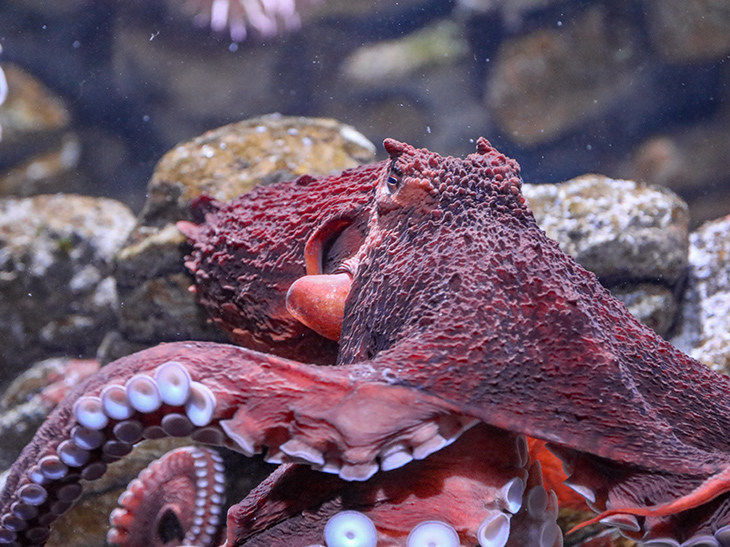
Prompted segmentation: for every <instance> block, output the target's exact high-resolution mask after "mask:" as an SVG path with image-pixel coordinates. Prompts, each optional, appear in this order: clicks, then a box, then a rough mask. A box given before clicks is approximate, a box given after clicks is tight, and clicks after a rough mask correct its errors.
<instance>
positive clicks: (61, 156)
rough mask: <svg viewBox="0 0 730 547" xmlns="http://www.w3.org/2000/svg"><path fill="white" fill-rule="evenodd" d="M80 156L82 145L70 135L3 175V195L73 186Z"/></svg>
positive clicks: (0, 182) (0, 180) (0, 193)
mask: <svg viewBox="0 0 730 547" xmlns="http://www.w3.org/2000/svg"><path fill="white" fill-rule="evenodd" d="M80 156H81V143H80V142H79V140H78V138H77V137H76V135H75V134H74V133H67V134H65V135H63V137H61V139H60V141H59V142H58V143H57V144H55V145H54V146H52V147H51V149H50V150H48V151H45V152H41V153H39V154H38V155H36V156H33V157H31V158H30V159H27V160H24V161H22V162H21V163H20V164H18V165H15V166H14V167H13V168H12V169H10V170H9V171H8V172H7V173H5V174H3V175H0V196H19V197H27V196H35V195H38V194H49V193H54V192H61V191H65V190H68V189H69V188H71V187H72V184H73V178H74V175H75V174H76V173H75V170H76V168H77V167H78V165H79V158H80Z"/></svg>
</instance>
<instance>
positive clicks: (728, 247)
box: [672, 216, 730, 374]
mask: <svg viewBox="0 0 730 547" xmlns="http://www.w3.org/2000/svg"><path fill="white" fill-rule="evenodd" d="M728 256H730V216H726V217H723V218H720V219H717V220H715V221H712V222H708V223H706V224H704V225H702V226H701V227H700V228H699V229H698V230H697V231H696V232H694V233H693V234H692V235H691V236H690V249H689V262H690V270H689V282H688V289H687V297H686V299H685V304H684V306H683V314H682V315H683V329H682V332H681V334H680V336H678V337H677V338H676V339H675V340H672V342H673V343H675V345H677V346H678V347H680V348H681V349H682V350H684V351H686V352H688V353H690V354H691V355H692V356H693V357H695V358H696V359H699V360H700V361H702V362H703V363H706V364H707V365H709V366H710V367H711V368H712V369H714V370H717V371H720V372H724V373H725V374H729V373H730V262H728Z"/></svg>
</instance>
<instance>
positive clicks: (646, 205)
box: [523, 175, 688, 336]
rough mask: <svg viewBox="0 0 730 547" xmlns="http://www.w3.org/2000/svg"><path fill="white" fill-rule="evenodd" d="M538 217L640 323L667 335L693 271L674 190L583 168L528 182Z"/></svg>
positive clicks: (685, 216)
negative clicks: (558, 179)
mask: <svg viewBox="0 0 730 547" xmlns="http://www.w3.org/2000/svg"><path fill="white" fill-rule="evenodd" d="M523 192H524V194H525V196H526V197H527V199H528V201H529V203H530V207H531V208H532V210H533V212H534V214H535V218H536V220H537V223H538V224H539V225H540V227H541V228H542V229H543V230H545V231H546V233H547V235H548V236H549V237H551V238H553V239H555V240H556V241H557V242H558V244H559V245H560V247H561V249H563V251H565V252H566V253H568V254H570V255H571V256H573V258H575V259H576V260H577V261H578V263H580V264H581V265H582V266H583V267H584V268H586V269H588V270H590V271H592V272H594V273H595V274H596V275H597V276H598V277H599V278H600V280H601V282H602V283H603V284H604V285H606V286H607V287H608V288H609V289H610V290H611V292H612V293H613V295H614V296H616V297H617V298H618V299H619V300H621V301H622V302H623V303H624V304H625V305H626V307H627V308H628V309H629V311H630V312H631V313H632V314H634V316H636V317H637V318H638V319H639V320H640V321H641V322H642V323H644V324H645V325H647V326H649V327H651V328H652V329H654V330H655V331H656V332H657V333H658V334H660V335H662V336H666V335H667V334H668V333H669V332H670V330H671V328H672V326H673V325H674V323H675V321H676V316H677V309H678V302H677V297H676V291H675V290H674V289H675V287H676V286H677V284H678V283H679V282H680V281H681V280H682V279H683V277H684V275H685V273H686V270H687V246H688V243H687V237H688V236H687V225H688V214H687V206H686V204H685V203H684V202H683V201H682V200H681V199H680V198H679V197H678V196H676V195H675V194H673V193H672V192H670V191H669V190H666V189H663V188H659V187H650V186H645V185H642V184H637V183H636V182H633V181H627V180H613V179H609V178H607V177H604V176H601V175H584V176H582V177H578V178H576V179H573V180H570V181H567V182H564V183H561V184H544V185H531V184H525V185H524V187H523Z"/></svg>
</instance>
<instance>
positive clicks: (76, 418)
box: [0, 342, 474, 545]
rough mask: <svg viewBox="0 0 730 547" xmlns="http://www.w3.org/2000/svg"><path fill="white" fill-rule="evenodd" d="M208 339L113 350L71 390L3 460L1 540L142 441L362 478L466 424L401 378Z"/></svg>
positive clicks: (60, 504) (30, 526)
mask: <svg viewBox="0 0 730 547" xmlns="http://www.w3.org/2000/svg"><path fill="white" fill-rule="evenodd" d="M353 372H355V371H354V370H353V369H352V368H351V367H334V368H333V367H319V366H315V365H304V364H301V363H297V362H294V361H288V360H286V359H282V358H279V357H276V356H272V355H266V354H261V353H258V352H255V351H251V350H247V349H243V348H239V347H234V346H227V345H221V344H215V343H202V342H200V343H197V342H196V343H192V342H189V343H188V342H180V343H173V344H165V345H161V346H158V347H156V348H152V349H149V350H145V351H143V352H140V353H137V354H134V355H131V356H127V357H124V358H122V359H120V360H119V361H116V362H115V363H112V364H110V365H108V366H107V367H104V368H103V369H102V370H101V371H100V372H99V373H98V374H96V375H94V376H92V377H91V378H90V379H89V380H88V381H87V382H86V383H84V384H82V385H81V386H79V387H78V388H77V389H76V390H75V391H74V392H73V393H72V394H71V395H70V396H69V397H68V398H67V399H65V400H64V401H63V402H62V403H61V404H60V405H59V406H58V407H57V408H56V410H55V411H54V412H53V413H52V414H51V415H50V416H49V418H48V419H47V420H46V422H45V423H44V425H43V426H42V427H41V428H40V430H39V431H38V433H37V434H36V436H35V437H34V439H33V440H32V441H31V443H30V444H29V445H28V446H27V447H26V448H25V450H24V451H23V453H22V455H21V456H20V458H19V459H18V461H17V462H16V463H15V464H14V465H13V467H12V469H11V471H10V474H9V477H8V479H7V482H6V485H5V488H4V490H3V492H2V495H1V496H0V539H2V541H4V542H6V543H7V542H13V541H16V542H17V543H19V544H21V545H23V544H28V545H31V544H40V543H42V542H43V541H45V538H46V537H47V534H48V531H49V525H50V523H51V522H52V521H53V520H54V518H55V517H57V516H58V515H59V514H61V513H63V512H64V511H65V510H66V508H67V507H68V506H69V505H70V504H71V502H72V501H73V500H75V499H76V498H77V497H78V495H80V493H81V490H80V488H81V487H80V486H79V479H80V478H84V479H87V480H93V479H95V478H98V477H100V476H101V475H102V474H103V473H104V471H105V470H106V465H107V464H108V463H109V462H110V461H114V460H116V459H119V458H121V457H124V456H125V455H126V454H127V453H128V452H129V451H131V448H132V445H133V444H135V443H136V442H138V441H140V440H142V439H143V438H156V437H162V436H168V435H169V436H190V437H192V438H193V439H195V440H198V441H201V442H206V443H209V444H214V445H221V446H226V447H228V448H232V449H234V450H238V451H240V452H243V453H245V454H247V455H251V454H253V453H258V452H262V451H264V450H266V451H267V452H266V455H265V458H266V459H267V460H268V461H270V462H273V463H281V462H284V461H302V462H308V463H309V464H310V465H311V466H312V467H313V468H315V469H317V470H323V471H329V472H331V473H335V474H338V475H339V476H340V477H341V478H343V479H346V480H366V479H368V478H370V477H371V476H372V475H373V474H374V473H375V472H376V471H378V470H379V469H381V468H384V469H393V468H397V467H399V466H401V465H404V464H405V463H407V462H408V461H409V459H413V457H417V458H425V457H426V456H427V455H429V454H431V453H432V452H434V451H436V450H439V449H440V448H442V447H444V446H446V445H447V444H449V443H450V442H452V441H453V440H455V439H456V437H458V436H459V434H460V433H462V432H463V431H465V430H466V429H467V428H468V427H470V426H471V425H473V423H474V422H473V420H470V419H467V418H464V417H463V416H461V415H460V414H459V413H458V408H457V407H455V406H454V405H451V404H449V403H446V402H444V401H443V400H441V399H439V398H437V397H433V396H430V395H428V394H425V393H421V392H418V391H416V390H412V389H409V388H405V387H400V386H388V385H384V384H382V383H377V382H373V381H368V380H364V379H359V378H358V377H357V376H356V375H353Z"/></svg>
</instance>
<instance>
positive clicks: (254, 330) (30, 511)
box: [0, 138, 730, 547]
mask: <svg viewBox="0 0 730 547" xmlns="http://www.w3.org/2000/svg"><path fill="white" fill-rule="evenodd" d="M385 148H386V150H387V152H388V153H389V155H390V160H387V161H383V162H380V163H377V164H373V165H370V166H364V167H360V168H357V169H352V170H348V171H345V172H344V173H342V174H341V175H337V176H332V177H324V178H314V177H308V176H304V177H300V178H299V179H297V180H295V181H292V182H288V183H279V184H274V185H271V186H267V187H259V188H256V189H255V190H253V191H252V192H250V193H248V194H246V195H244V196H242V197H240V198H239V199H237V200H234V201H233V202H231V203H229V204H220V203H216V202H214V201H211V200H205V199H203V200H200V201H199V202H198V203H197V206H196V211H197V213H198V216H199V217H198V219H197V220H198V224H193V223H189V222H187V223H181V225H180V228H181V230H182V231H183V232H184V233H185V234H186V235H187V236H188V237H189V238H190V239H191V241H192V242H193V244H194V251H193V254H192V256H191V258H190V260H189V262H188V267H189V268H190V269H191V270H192V271H193V272H194V274H195V281H196V290H197V292H198V293H199V295H200V298H201V301H202V302H203V303H204V304H205V305H206V306H207V307H208V308H209V310H210V312H211V313H212V316H213V319H214V321H216V322H218V323H219V324H220V325H221V326H223V327H224V328H225V329H226V330H227V331H228V332H229V333H230V334H231V336H232V338H233V340H234V341H236V342H238V343H240V344H244V345H246V346H247V347H246V348H244V347H239V346H233V345H225V344H216V343H205V342H179V343H171V344H162V345H160V346H158V347H155V348H151V349H148V350H145V351H142V352H140V353H137V354H134V355H130V356H127V357H124V358H122V359H120V360H118V361H116V362H115V363H112V364H110V365H108V366H106V367H104V368H102V370H101V371H100V372H99V373H98V374H96V375H94V376H92V377H91V378H90V379H89V380H88V381H87V382H86V383H85V384H83V385H81V386H80V387H79V388H77V389H76V390H75V391H74V393H73V394H72V395H70V396H69V397H68V398H67V399H66V400H65V401H63V402H62V403H61V404H60V405H59V406H58V407H57V409H56V410H55V411H54V412H53V414H51V415H50V416H49V418H48V419H47V420H46V422H45V423H44V425H43V426H42V427H41V428H40V429H39V431H38V433H37V434H36V436H35V438H34V439H33V441H32V442H31V443H30V444H29V445H28V446H27V447H26V448H25V450H24V451H23V453H22V454H21V456H20V457H19V459H18V461H17V462H16V463H15V464H14V466H13V467H12V469H11V472H10V475H9V477H8V479H7V482H6V485H5V488H4V490H3V492H2V495H1V496H0V543H4V544H8V545H24V546H25V545H42V544H43V543H44V542H45V541H46V539H47V537H48V535H49V528H50V526H51V523H52V522H53V521H54V520H55V519H56V518H57V517H58V516H59V515H60V514H62V513H63V512H64V511H65V510H66V509H68V507H69V506H70V505H71V504H72V503H73V501H74V500H75V499H76V498H77V497H78V496H79V495H80V493H81V486H80V482H79V481H80V479H81V478H83V479H86V480H94V479H96V478H98V477H100V476H101V475H102V474H103V473H104V472H105V470H106V467H107V464H108V463H109V462H112V461H114V460H117V459H119V458H122V457H124V456H125V455H126V454H127V453H128V452H129V451H130V450H131V448H132V445H134V444H135V443H137V442H138V441H140V440H141V439H143V438H156V437H162V436H166V435H171V436H190V437H192V438H193V439H194V440H197V441H199V442H202V443H207V444H211V445H217V446H223V447H227V448H230V449H233V450H236V451H238V452H242V453H243V454H246V455H252V454H255V453H259V452H262V451H264V452H265V458H266V459H267V460H268V461H270V462H275V463H282V464H283V465H282V466H281V467H280V468H279V469H278V470H277V471H276V472H275V473H274V474H273V475H272V476H271V477H269V479H267V480H266V481H264V482H263V483H262V484H261V485H260V486H259V487H258V488H256V489H255V490H254V491H253V492H251V494H249V496H247V497H246V499H244V500H243V501H242V502H241V503H239V504H238V505H234V506H233V507H232V508H231V509H230V510H229V512H228V519H227V528H226V530H225V543H224V544H225V545H226V546H234V545H235V546H247V547H254V546H258V545H267V546H274V547H277V546H284V545H286V546H301V547H304V546H308V545H319V544H324V545H326V546H327V547H356V546H363V547H364V546H370V547H375V546H376V545H377V546H379V547H383V546H390V545H400V546H403V545H407V546H408V547H436V546H454V547H458V546H459V545H464V546H469V547H473V546H475V545H481V546H482V547H503V546H505V545H510V546H514V547H517V546H537V547H553V546H555V547H557V546H559V545H560V544H561V541H562V537H561V534H560V532H559V530H558V529H557V526H556V524H555V517H556V514H557V507H556V503H557V501H556V498H555V495H554V494H553V493H552V492H549V491H546V490H545V489H544V487H543V486H542V484H541V483H542V477H541V472H540V465H539V462H534V461H531V459H530V457H529V454H528V450H527V444H526V441H525V436H526V435H528V436H531V437H534V438H538V439H542V440H544V441H547V442H548V445H547V446H548V448H549V449H550V450H551V451H552V452H553V453H554V454H556V455H557V456H558V457H560V458H561V459H562V461H563V465H564V467H565V470H566V472H567V474H568V475H569V477H568V479H567V481H566V483H567V484H568V485H569V486H570V487H571V488H572V489H574V490H575V491H576V492H578V493H580V494H581V495H582V496H584V498H585V500H586V501H587V502H588V504H589V505H590V506H591V507H592V508H593V509H594V510H595V511H596V512H597V513H599V515H598V516H597V517H596V518H595V519H594V520H595V521H599V520H600V521H601V522H602V523H605V524H606V525H610V526H615V527H617V528H618V529H619V530H621V532H622V533H623V534H625V535H627V536H629V537H631V538H634V539H636V540H638V541H640V542H643V543H644V544H645V545H652V546H654V547H660V546H661V547H666V546H678V545H682V546H683V547H690V546H694V547H699V546H702V547H718V546H722V547H728V546H730V495H729V494H728V492H730V480H729V477H730V435H728V432H729V431H730V427H729V426H728V425H727V424H730V407H729V406H728V404H726V401H727V400H728V397H727V396H728V393H730V380H729V379H728V378H726V377H725V376H721V375H719V374H716V373H713V372H712V371H710V370H709V369H708V368H707V367H705V366H704V365H702V364H700V363H699V362H697V361H695V360H693V359H691V358H690V357H688V356H686V355H684V354H683V353H681V352H680V351H678V350H677V349H675V348H674V347H673V346H671V345H670V344H668V343H667V342H666V341H664V340H662V339H661V338H660V337H658V336H656V335H655V334H654V333H653V332H652V331H651V330H649V329H648V328H646V327H644V326H643V325H641V324H640V323H639V322H638V321H637V320H635V319H634V318H633V317H632V316H631V315H630V314H629V313H628V312H627V311H626V309H625V308H624V307H623V306H622V305H621V304H620V303H619V302H618V301H616V300H615V299H614V298H613V297H611V296H610V294H609V293H608V292H607V291H606V290H605V289H604V288H603V287H602V286H601V285H600V284H599V283H598V281H597V280H596V278H595V276H594V275H593V274H591V273H588V272H586V271H585V270H584V269H583V268H581V267H580V266H579V265H578V264H576V263H575V262H574V261H573V260H572V259H571V258H570V257H568V256H567V255H565V254H564V253H563V252H562V251H561V250H560V249H559V248H558V246H557V244H556V243H555V242H553V241H551V240H550V239H548V238H547V237H546V236H545V234H544V233H543V232H542V231H541V230H540V229H539V228H538V226H537V225H536V223H535V220H534V218H533V215H532V213H531V212H530V210H529V209H528V207H527V204H526V202H525V199H524V198H523V196H522V194H521V191H520V186H521V179H520V173H519V167H518V165H517V163H516V162H515V161H514V160H511V159H508V158H506V157H505V156H504V155H502V154H500V153H499V152H498V151H496V150H495V149H494V148H493V147H492V146H491V145H490V144H489V143H488V142H487V141H486V140H485V139H483V138H482V139H479V140H478V141H477V151H476V153H475V154H471V155H469V156H467V157H466V158H464V159H459V158H452V157H441V156H439V155H438V154H435V153H432V152H429V151H428V150H424V149H414V148H413V147H411V146H409V145H407V144H404V143H400V142H397V141H395V140H392V139H388V140H386V141H385ZM315 362H316V363H318V364H312V363H315ZM328 364H329V365H332V366H327V365H328ZM171 458H172V459H173V461H174V462H179V463H175V464H174V465H179V466H180V469H186V470H189V469H197V471H196V476H197V477H200V480H199V481H198V482H197V483H196V486H197V488H198V491H197V493H196V492H194V491H193V493H192V494H191V495H192V496H196V497H195V499H196V500H197V501H196V507H195V509H194V510H192V512H191V511H190V507H185V504H184V503H183V502H181V501H179V498H182V497H184V496H173V497H171V498H170V499H167V498H165V497H164V496H163V498H162V501H160V502H159V503H160V504H162V505H164V502H165V501H167V505H165V507H163V508H162V509H160V508H158V509H160V511H159V513H154V518H152V519H148V521H147V522H148V524H147V526H148V528H149V529H147V530H146V536H142V537H144V538H145V539H136V540H134V539H130V538H131V537H132V534H133V532H134V530H132V529H131V528H130V529H127V528H125V526H127V524H129V521H130V520H132V517H133V515H132V513H133V512H134V510H135V508H138V507H139V506H140V505H141V504H142V503H143V502H144V501H146V500H148V499H149V498H151V497H152V495H151V494H150V495H147V494H146V491H145V487H144V483H145V482H144V481H145V480H147V479H150V478H151V477H153V478H154V477H155V476H157V475H159V473H158V472H157V471H155V468H151V470H148V471H146V472H144V473H143V474H142V476H141V477H140V480H139V481H137V483H135V484H133V485H130V490H129V491H128V492H127V493H126V494H125V495H123V496H122V499H120V502H121V503H122V506H123V509H121V510H118V511H117V512H115V515H113V516H112V519H111V520H112V523H113V524H114V528H113V529H112V531H111V532H110V540H113V541H115V542H118V543H122V544H128V545H135V544H137V545H139V544H142V543H143V542H147V543H148V544H155V542H157V544H165V545H178V544H181V543H186V544H203V543H204V542H209V541H211V538H214V537H215V536H216V534H219V533H220V532H219V529H218V525H219V523H220V521H221V520H222V515H220V510H219V509H216V510H209V507H211V505H210V504H209V502H208V501H207V500H208V498H215V499H216V502H218V501H220V498H221V497H222V495H223V484H222V482H221V480H222V479H221V476H220V473H221V471H222V469H223V468H222V466H221V462H220V461H219V459H216V454H215V453H214V452H210V451H209V450H207V449H204V448H191V449H187V450H186V452H185V453H184V454H182V455H179V456H171ZM178 458H180V459H178ZM303 464H304V465H303ZM172 467H173V464H167V467H165V469H167V470H169V469H171V468H172ZM157 469H159V468H157ZM166 473H167V474H168V475H169V473H168V472H167V471H166ZM162 474H163V475H164V474H165V473H162ZM206 511H207V513H206ZM170 523H172V526H168V525H169V524H170ZM186 537H187V539H186ZM125 542H126V543H125Z"/></svg>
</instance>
